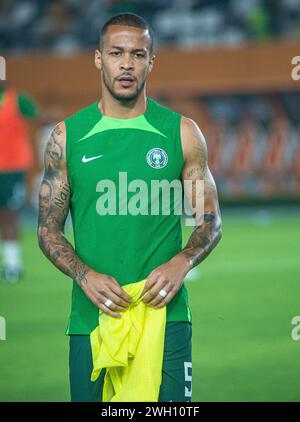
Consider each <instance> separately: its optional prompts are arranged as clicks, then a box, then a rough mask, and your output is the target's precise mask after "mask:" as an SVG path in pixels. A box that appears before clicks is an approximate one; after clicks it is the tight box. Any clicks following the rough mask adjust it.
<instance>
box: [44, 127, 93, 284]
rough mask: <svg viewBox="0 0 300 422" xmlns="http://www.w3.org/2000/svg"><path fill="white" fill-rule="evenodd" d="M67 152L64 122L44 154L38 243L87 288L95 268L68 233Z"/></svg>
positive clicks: (53, 259)
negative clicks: (82, 255)
mask: <svg viewBox="0 0 300 422" xmlns="http://www.w3.org/2000/svg"><path fill="white" fill-rule="evenodd" d="M65 149H66V128H65V124H64V122H61V123H60V124H58V125H57V126H56V127H55V129H54V130H53V131H52V133H51V136H50V138H49V140H48V143H47V146H46V150H45V155H44V164H45V173H44V177H43V180H42V183H41V187H40V192H39V222H38V241H39V247H40V248H41V250H42V251H43V253H44V254H45V256H46V257H47V258H48V259H49V260H50V261H51V262H52V263H53V264H54V265H55V266H56V267H57V268H58V269H59V270H61V271H62V272H63V273H65V274H67V275H69V276H70V277H72V279H73V280H75V281H76V282H77V283H78V284H79V285H80V286H81V287H83V285H84V284H85V283H86V281H87V279H86V275H87V273H88V272H89V271H90V270H91V268H89V267H88V266H87V265H85V264H84V263H83V262H82V261H81V259H80V258H79V257H78V256H77V255H76V253H75V250H74V248H73V246H72V245H71V243H70V242H69V241H68V240H67V238H66V237H65V234H64V227H65V221H66V218H67V216H68V212H69V207H70V197H71V188H70V184H69V181H68V174H67V166H66V152H65Z"/></svg>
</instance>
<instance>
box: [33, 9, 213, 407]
mask: <svg viewBox="0 0 300 422" xmlns="http://www.w3.org/2000/svg"><path fill="white" fill-rule="evenodd" d="M154 59H155V55H154V54H153V35H152V31H151V28H150V27H149V25H148V24H147V22H146V21H145V20H144V19H143V18H141V17H139V16H137V15H134V14H132V13H124V14H120V15H117V16H113V17H112V18H111V19H109V20H108V21H107V22H106V24H105V25H104V27H103V29H102V31H101V37H100V46H99V49H97V50H96V52H95V65H96V68H97V69H98V70H99V72H100V76H101V92H102V98H101V99H100V100H99V101H98V100H97V101H95V102H94V103H93V104H91V105H89V106H88V107H86V108H84V109H82V110H80V111H78V112H77V113H76V114H74V115H72V116H71V117H69V118H67V119H65V121H63V122H61V123H60V124H58V125H57V126H56V127H55V129H54V130H53V132H52V134H51V136H50V139H49V141H48V144H47V147H46V151H45V174H44V179H43V181H42V184H41V188H40V198H39V203H40V207H39V209H40V212H39V223H38V240H39V246H40V248H41V250H42V251H43V253H44V254H45V256H46V257H47V258H48V259H49V260H50V261H51V262H52V263H53V264H54V265H55V266H56V267H57V268H58V269H59V270H61V271H62V272H63V273H65V274H66V275H68V276H70V277H71V278H72V279H73V295H72V298H73V300H72V309H71V315H70V319H69V323H68V327H67V330H66V333H67V334H68V335H70V355H69V359H70V360H69V365H70V368H69V369H70V386H71V400H72V401H80V402H82V401H88V402H99V401H101V397H102V389H103V385H105V368H103V370H102V371H101V374H100V376H99V378H98V379H97V380H96V381H95V382H91V373H92V370H93V360H92V350H91V347H92V346H91V340H90V334H91V332H93V331H94V330H95V328H96V327H97V326H98V320H99V310H101V312H102V313H104V314H107V315H109V316H111V317H113V318H120V317H121V314H120V313H121V312H122V311H125V310H126V309H127V308H128V307H129V305H130V303H131V301H132V298H131V297H130V296H129V295H128V294H127V293H126V291H125V290H124V289H123V288H122V287H123V286H125V285H126V284H128V283H133V282H137V281H139V280H144V279H146V278H147V281H146V284H145V287H144V291H143V292H142V293H141V296H140V298H139V299H141V298H142V300H143V302H144V303H145V304H146V305H148V306H151V307H153V308H156V309H158V308H163V307H165V306H166V328H165V341H164V357H163V367H162V382H161V386H160V391H159V397H156V399H155V400H154V401H191V399H192V324H191V313H190V309H189V303H188V293H187V289H186V286H185V284H184V278H185V276H186V275H187V273H188V272H189V271H190V270H191V269H192V268H194V267H196V266H197V265H198V264H199V263H200V262H202V261H203V260H204V259H205V258H206V257H207V256H208V255H209V253H210V252H211V251H212V250H213V248H214V247H215V246H216V245H217V243H218V242H219V240H220V238H221V218H220V210H219V205H218V198H217V191H216V187H215V183H214V180H213V177H212V175H211V173H210V170H209V168H208V165H207V148H206V142H205V139H204V137H203V135H202V133H201V131H200V129H199V128H198V126H197V125H196V123H195V122H193V121H192V120H191V119H189V118H187V117H184V116H183V115H181V114H178V113H175V112H174V111H173V110H171V109H169V108H167V107H164V106H162V105H161V104H159V103H157V102H156V101H154V100H153V99H151V98H149V97H147V95H146V80H147V77H148V75H149V73H150V72H151V70H152V67H153V63H154ZM120 169H122V171H126V173H127V176H128V180H129V179H131V180H132V179H133V180H135V179H134V178H135V177H136V176H137V175H138V177H139V179H143V180H144V182H145V183H146V184H147V185H149V187H150V184H151V182H152V180H161V181H162V180H166V179H167V180H168V181H170V180H174V181H175V180H176V181H178V180H179V181H182V182H183V181H190V182H191V184H192V185H193V187H192V189H191V192H186V194H187V196H188V201H189V204H193V205H192V207H194V206H195V204H196V200H197V197H196V189H194V187H195V185H196V184H197V181H201V180H204V197H205V201H204V209H203V215H201V218H200V221H199V220H198V219H196V227H195V228H194V230H193V232H192V234H191V236H190V238H189V240H188V242H187V244H186V246H185V247H184V248H183V249H182V241H181V240H182V233H181V231H182V228H181V219H180V215H176V214H175V213H174V206H175V204H174V200H173V199H172V201H171V202H172V203H171V209H170V210H169V213H168V214H167V215H165V214H162V212H160V213H159V214H158V215H157V214H153V213H150V215H149V213H147V215H144V214H142V215H141V214H140V213H138V214H137V215H135V214H134V215H129V216H128V217H127V216H126V215H125V216H124V215H122V214H121V212H120V214H119V213H118V212H116V214H115V213H113V214H112V215H110V214H109V215H107V214H105V215H102V214H100V215H101V216H99V212H98V208H97V206H96V203H97V202H98V199H99V193H97V192H98V189H97V188H96V186H98V182H99V180H103V179H107V178H110V179H111V180H113V181H115V182H117V179H118V178H119V176H120V174H119V171H120ZM117 184H118V182H117ZM116 192H118V188H117V190H116ZM130 196H131V195H130ZM122 200H123V198H122V197H120V198H118V199H117V201H122ZM126 204H127V199H126ZM199 206H200V204H199ZM69 210H71V214H72V223H73V229H74V235H75V249H74V248H73V246H72V244H71V243H70V242H69V241H68V240H67V238H66V236H65V234H64V230H65V221H66V218H67V215H68V212H69ZM201 214H202V212H201ZM137 388H139V386H138V385H137ZM130 393H131V394H132V393H134V392H132V391H131V392H130ZM132 397H133V399H134V398H135V396H132ZM133 401H134V400H133Z"/></svg>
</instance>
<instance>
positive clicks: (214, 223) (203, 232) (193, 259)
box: [182, 212, 221, 269]
mask: <svg viewBox="0 0 300 422" xmlns="http://www.w3.org/2000/svg"><path fill="white" fill-rule="evenodd" d="M202 221H203V222H202V224H200V225H199V226H198V227H196V228H195V229H194V231H193V233H192V234H191V236H190V238H189V240H188V242H187V245H186V246H185V248H184V249H183V251H182V253H183V254H184V255H185V256H186V257H187V258H188V259H189V263H190V269H192V268H193V267H195V266H196V265H198V264H199V263H200V262H202V261H203V260H204V259H205V258H206V257H207V256H208V255H209V254H210V252H211V251H212V250H213V248H214V247H215V246H216V245H217V243H218V242H219V240H220V238H221V224H220V219H219V218H218V217H217V216H216V215H215V214H214V213H212V212H210V213H206V214H204V216H203V220H202Z"/></svg>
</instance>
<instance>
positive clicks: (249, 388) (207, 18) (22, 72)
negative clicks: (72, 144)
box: [0, 0, 300, 401]
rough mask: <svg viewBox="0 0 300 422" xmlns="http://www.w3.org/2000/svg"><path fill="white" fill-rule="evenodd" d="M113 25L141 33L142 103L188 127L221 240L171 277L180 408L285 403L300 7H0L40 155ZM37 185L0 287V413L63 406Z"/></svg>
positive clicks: (296, 380)
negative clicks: (199, 137) (195, 135)
mask: <svg viewBox="0 0 300 422" xmlns="http://www.w3.org/2000/svg"><path fill="white" fill-rule="evenodd" d="M125 11H129V12H134V13H137V14H139V15H141V16H143V17H144V18H146V19H147V20H148V21H149V22H150V23H151V24H152V26H153V28H154V32H155V41H156V49H157V52H156V53H157V59H156V64H155V68H154V70H153V72H152V74H151V76H150V78H149V81H148V95H149V96H150V97H152V98H154V99H156V100H158V101H159V102H161V103H163V104H165V105H167V106H169V107H171V108H173V109H175V110H176V111H178V112H181V113H183V114H184V115H186V116H188V117H191V118H192V119H194V120H195V121H196V122H197V123H198V125H199V126H200V127H201V129H202V131H203V133H204V135H205V137H206V140H207V144H208V151H209V163H210V168H211V170H212V172H213V174H214V177H215V180H216V183H217V187H218V191H219V195H220V205H221V211H222V215H223V222H224V234H223V239H222V241H221V243H220V244H219V246H218V247H217V249H216V251H214V252H213V253H212V255H211V256H210V257H209V259H208V260H207V261H205V262H204V263H203V264H201V265H200V266H199V267H198V268H197V269H196V270H194V271H193V272H192V273H191V274H190V275H189V277H188V279H187V287H188V290H189V293H190V302H191V309H192V315H193V401H300V393H299V391H300V365H299V358H300V341H296V340H295V339H293V338H292V336H291V332H292V329H293V325H292V322H291V321H292V318H293V317H294V316H296V315H300V301H299V298H300V281H299V280H300V276H299V274H300V258H299V257H300V255H299V237H300V219H299V217H300V204H299V197H300V125H299V123H300V82H299V78H298V80H295V79H293V78H292V70H293V67H295V66H293V65H292V59H293V57H296V56H300V2H299V0H273V1H271V0H243V1H239V0H210V1H208V0H185V1H178V0H151V1H150V0H149V1H137V0H136V1H121V0H90V1H86V2H83V1H81V0H60V1H50V0H40V1H37V0H36V1H33V0H31V1H30V0H20V1H13V0H1V4H0V55H1V56H3V57H5V60H6V74H7V79H8V80H9V81H10V82H11V83H12V84H13V85H14V86H15V87H16V88H17V89H18V90H20V92H21V91H22V92H25V93H27V94H28V95H30V96H31V97H32V98H34V99H35V101H36V102H37V104H38V105H39V119H38V120H37V121H35V122H34V123H33V122H32V123H30V124H29V132H30V134H31V138H32V140H33V145H34V146H35V148H37V149H38V151H37V152H38V155H39V156H40V157H42V155H43V150H44V146H45V142H46V140H47V136H48V134H49V133H50V131H51V129H52V128H53V127H54V125H55V124H56V123H57V122H58V121H60V120H62V119H63V118H65V117H66V116H68V115H70V114H72V113H73V112H75V111H76V110H78V109H80V108H82V107H85V106H86V105H88V104H89V103H91V102H93V101H95V100H96V99H97V98H99V96H100V88H99V76H98V73H97V71H96V69H95V68H94V65H93V50H94V49H95V48H96V47H97V43H98V36H99V30H100V28H101V26H102V24H103V23H104V22H105V21H106V20H107V19H108V18H109V17H110V16H111V15H113V14H115V13H119V12H125ZM299 61H300V59H299ZM298 74H299V75H300V71H298ZM0 154H1V152H0ZM40 180H41V165H40V163H38V161H37V160H36V161H35V163H34V166H33V167H32V169H31V170H30V172H29V174H28V203H27V206H26V207H25V208H24V210H23V214H22V221H23V231H22V246H23V256H24V262H25V269H26V274H25V278H24V280H23V281H22V282H20V283H18V284H7V283H2V284H0V315H2V316H4V317H5V319H6V324H7V334H6V336H7V339H6V340H5V341H0V401H65V400H69V392H68V338H67V337H65V336H64V329H65V326H66V323H67V318H68V313H69V309H70V293H71V280H70V279H69V278H67V277H66V276H64V275H63V274H61V273H60V272H59V271H58V270H56V269H55V268H54V267H53V266H52V265H51V264H50V263H49V262H48V261H47V260H46V258H45V257H44V256H43V255H42V253H41V251H40V250H39V249H38V245H37V238H36V225H37V192H38V188H39V184H40ZM0 189H1V186H0ZM183 230H184V238H185V239H187V237H188V235H189V232H190V229H188V228H185V227H183ZM68 236H69V238H70V239H72V231H71V223H70V221H69V220H68Z"/></svg>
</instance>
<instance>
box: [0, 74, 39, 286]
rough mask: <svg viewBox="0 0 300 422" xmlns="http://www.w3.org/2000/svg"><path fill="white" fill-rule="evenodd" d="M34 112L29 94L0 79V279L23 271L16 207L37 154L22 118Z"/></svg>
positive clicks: (21, 200)
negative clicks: (0, 250)
mask: <svg viewBox="0 0 300 422" xmlns="http://www.w3.org/2000/svg"><path fill="white" fill-rule="evenodd" d="M37 116H38V108H37V105H36V104H35V103H34V101H33V100H32V99H31V98H30V97H29V96H27V95H26V94H24V93H21V92H18V91H17V90H16V89H15V88H14V87H13V86H12V85H10V84H9V83H8V82H7V81H0V236H1V239H2V242H3V245H2V246H3V248H2V249H3V268H2V269H1V272H0V279H1V280H2V281H7V282H17V281H18V280H19V279H20V278H21V276H22V275H23V273H24V268H23V260H22V253H21V244H20V230H21V228H20V217H21V212H20V211H21V209H22V207H23V206H24V205H25V203H26V199H27V192H26V176H27V172H28V170H30V169H31V167H32V166H33V164H34V161H35V158H36V156H37V154H36V151H35V149H34V148H33V146H32V145H33V144H32V145H31V143H30V139H29V136H28V132H27V127H26V122H25V119H35V118H37ZM35 165H38V163H35Z"/></svg>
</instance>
